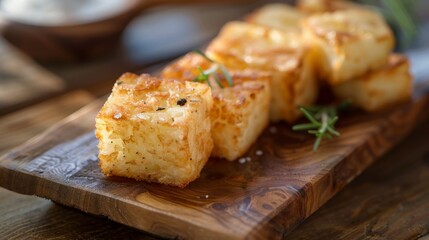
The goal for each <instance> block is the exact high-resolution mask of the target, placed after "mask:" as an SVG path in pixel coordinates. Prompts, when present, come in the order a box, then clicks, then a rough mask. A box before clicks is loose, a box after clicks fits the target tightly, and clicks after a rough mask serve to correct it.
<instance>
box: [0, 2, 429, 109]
mask: <svg viewBox="0 0 429 240" xmlns="http://www.w3.org/2000/svg"><path fill="white" fill-rule="evenodd" d="M321 1H327V0H321ZM272 2H282V1H272ZM283 2H285V3H289V4H294V1H292V0H291V1H283ZM357 2H359V3H362V4H366V5H369V6H371V7H372V8H374V9H376V10H377V11H380V12H381V13H382V14H383V15H384V16H385V17H386V20H387V21H388V22H389V24H390V25H391V27H392V29H393V30H394V32H395V34H396V36H397V39H398V42H397V47H396V49H397V51H405V52H407V53H409V54H411V55H412V56H413V58H414V57H416V58H420V59H423V60H422V61H423V63H422V61H419V63H418V64H415V66H413V67H415V68H419V69H426V67H425V66H426V65H424V64H425V62H427V60H425V59H424V58H425V57H426V56H429V55H428V52H427V51H423V49H425V48H426V47H429V41H428V40H429V11H428V10H429V1H427V0H378V1H371V0H357ZM266 3H268V1H251V0H234V1H215V0H204V1H197V0H194V1H192V0H161V1H155V0H149V1H145V0H74V1H67V0H0V30H1V38H0V114H4V113H7V112H10V111H13V110H16V109H18V108H20V107H22V106H26V105H28V104H33V103H35V102H37V101H40V100H43V99H46V98H49V97H51V96H55V95H58V94H62V93H64V92H65V91H70V90H72V89H77V88H88V89H91V90H92V91H93V92H95V93H96V94H99V95H103V94H105V93H107V92H108V91H109V90H110V88H111V85H112V83H113V81H114V80H115V79H116V78H117V77H118V76H119V75H120V74H121V73H123V72H125V71H131V72H147V71H154V70H156V68H157V66H159V65H160V64H163V63H165V62H166V61H169V60H172V59H174V58H176V57H178V56H180V55H182V54H184V53H186V52H188V51H190V50H192V49H195V48H199V47H203V46H204V45H205V44H206V43H208V41H209V40H210V39H212V38H213V37H214V36H215V35H216V34H217V32H218V31H219V29H220V28H221V27H222V25H223V24H224V23H226V22H227V21H231V20H239V19H241V18H243V16H245V15H246V13H249V12H250V11H251V10H253V9H255V8H257V7H258V6H261V5H263V4H266ZM417 49H418V51H417ZM413 50H415V51H414V52H415V53H416V54H414V53H413ZM422 64H423V65H422Z"/></svg>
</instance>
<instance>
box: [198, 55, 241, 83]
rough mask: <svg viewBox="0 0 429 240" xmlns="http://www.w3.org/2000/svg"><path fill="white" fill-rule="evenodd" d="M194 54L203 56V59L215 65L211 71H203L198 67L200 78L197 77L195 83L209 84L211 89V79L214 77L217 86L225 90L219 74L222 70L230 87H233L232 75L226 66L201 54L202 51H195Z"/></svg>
mask: <svg viewBox="0 0 429 240" xmlns="http://www.w3.org/2000/svg"><path fill="white" fill-rule="evenodd" d="M192 52H194V53H196V54H198V55H201V56H202V57H204V58H205V59H206V60H207V61H209V62H211V63H213V65H212V67H210V68H209V69H206V70H203V69H202V68H201V67H198V71H199V74H198V76H196V77H195V78H194V79H193V81H194V82H201V83H203V82H207V84H208V85H209V86H210V87H211V84H210V77H211V76H213V78H214V80H215V81H216V84H217V85H218V86H219V87H220V88H223V85H222V83H221V81H220V78H219V74H218V70H220V71H221V72H222V74H223V76H224V77H225V79H226V81H227V83H228V86H230V87H232V86H233V82H232V78H231V75H230V74H229V72H228V70H227V69H226V68H225V66H224V65H222V64H220V63H218V62H216V61H214V60H213V59H211V58H209V57H208V56H207V55H206V54H205V53H203V52H201V51H200V50H193V51H192Z"/></svg>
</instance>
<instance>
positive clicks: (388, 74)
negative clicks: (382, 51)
mask: <svg viewBox="0 0 429 240" xmlns="http://www.w3.org/2000/svg"><path fill="white" fill-rule="evenodd" d="M409 67H410V66H409V62H408V59H407V58H406V57H405V56H403V55H399V54H391V55H390V56H389V62H388V64H386V65H385V66H384V67H382V68H380V69H378V70H375V71H372V72H368V73H365V74H364V75H362V76H360V77H357V78H355V79H353V80H350V81H348V82H345V83H342V84H339V85H337V86H334V87H333V90H334V93H335V95H336V96H337V97H339V98H341V99H351V100H352V101H353V103H354V104H355V105H356V106H358V107H360V108H362V109H364V110H366V111H368V112H374V111H379V110H382V109H384V108H388V107H390V106H393V105H395V104H398V103H400V102H404V101H407V100H409V99H410V98H411V95H412V85H413V84H412V76H411V74H410V72H409Z"/></svg>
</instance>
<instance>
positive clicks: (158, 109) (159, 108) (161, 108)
mask: <svg viewBox="0 0 429 240" xmlns="http://www.w3.org/2000/svg"><path fill="white" fill-rule="evenodd" d="M164 109H165V108H163V107H158V108H157V109H156V111H162V110H164Z"/></svg>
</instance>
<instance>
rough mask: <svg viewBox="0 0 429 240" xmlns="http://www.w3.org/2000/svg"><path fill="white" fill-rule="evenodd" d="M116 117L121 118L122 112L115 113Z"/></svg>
mask: <svg viewBox="0 0 429 240" xmlns="http://www.w3.org/2000/svg"><path fill="white" fill-rule="evenodd" d="M113 117H114V118H115V119H119V118H121V117H122V113H115V115H114V116H113Z"/></svg>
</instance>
